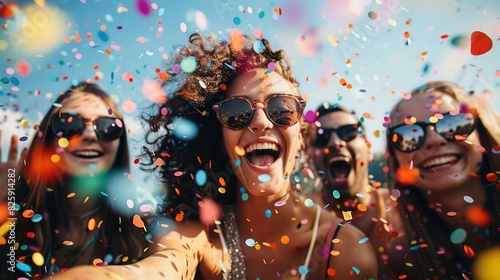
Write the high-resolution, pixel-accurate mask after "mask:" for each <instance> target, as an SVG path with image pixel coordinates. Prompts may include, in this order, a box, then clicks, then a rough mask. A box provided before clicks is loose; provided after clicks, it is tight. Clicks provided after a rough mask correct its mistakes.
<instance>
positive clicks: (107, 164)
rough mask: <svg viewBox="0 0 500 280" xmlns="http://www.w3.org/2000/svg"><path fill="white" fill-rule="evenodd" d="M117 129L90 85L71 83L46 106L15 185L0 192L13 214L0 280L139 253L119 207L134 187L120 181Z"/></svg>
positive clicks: (119, 121) (117, 121)
mask: <svg viewBox="0 0 500 280" xmlns="http://www.w3.org/2000/svg"><path fill="white" fill-rule="evenodd" d="M125 131H126V129H125V125H124V123H123V117H122V115H121V113H120V111H119V110H118V108H117V106H116V104H115V103H114V102H113V101H112V99H111V98H110V97H109V96H108V94H107V93H105V92H104V91H103V90H102V89H101V88H100V87H98V86H97V85H96V84H92V83H88V82H81V83H79V84H77V85H72V86H71V87H70V88H69V89H68V90H67V91H66V92H64V93H63V94H61V95H60V96H59V97H58V98H57V99H56V100H55V101H54V106H52V108H51V109H50V110H49V112H48V113H47V114H46V115H45V117H44V118H43V119H42V121H41V123H40V125H39V128H38V130H37V133H36V135H35V137H34V138H33V141H32V143H31V145H30V146H29V149H28V151H27V155H26V158H25V160H24V162H25V164H23V165H22V167H21V170H19V172H18V174H19V178H20V179H19V181H17V182H16V184H15V185H14V184H13V185H12V186H10V187H9V189H8V190H5V191H8V192H9V193H11V194H9V201H8V202H9V207H11V208H13V209H15V210H17V211H15V212H17V214H18V215H17V220H16V222H15V225H14V228H15V235H14V236H12V234H11V233H9V232H8V233H7V235H6V237H5V238H6V239H7V240H5V239H4V241H5V243H4V244H3V245H2V247H3V248H2V250H1V251H2V255H1V258H2V259H1V261H2V268H3V269H2V272H1V273H2V274H4V275H3V277H1V278H2V279H21V278H22V279H26V278H24V277H28V278H30V279H31V278H39V277H43V276H50V275H52V274H53V273H56V272H60V271H65V270H67V269H68V268H70V267H73V266H76V265H82V264H101V265H102V264H104V263H114V264H126V263H131V262H133V261H135V260H137V259H138V258H139V257H140V256H141V255H142V251H143V249H144V248H145V245H146V242H145V238H144V237H143V236H142V231H141V230H140V229H139V228H137V227H136V226H134V225H133V223H132V218H133V214H134V213H133V211H132V209H130V208H129V207H127V200H131V201H133V200H134V198H135V188H133V186H132V185H131V184H130V183H129V182H128V180H127V178H125V177H124V175H123V174H124V173H125V174H126V173H129V151H128V144H127V133H126V132H125ZM122 177H123V178H122ZM121 178H122V179H121ZM13 198H15V200H13ZM8 222H10V221H8ZM11 237H13V238H11ZM11 241H12V242H11ZM19 277H21V278H19Z"/></svg>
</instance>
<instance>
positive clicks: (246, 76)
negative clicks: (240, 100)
mask: <svg viewBox="0 0 500 280" xmlns="http://www.w3.org/2000/svg"><path fill="white" fill-rule="evenodd" d="M266 71H267V69H260V68H259V69H254V70H251V71H248V72H245V73H243V74H241V75H239V76H238V77H236V78H235V79H234V81H233V82H232V83H231V84H230V85H229V88H228V93H227V98H230V97H233V96H240V95H246V96H248V97H251V98H253V99H265V97H266V96H268V95H270V94H275V93H286V94H294V95H296V94H297V92H296V90H295V88H294V87H293V86H292V84H291V83H290V82H289V81H288V80H287V79H285V78H283V76H281V75H280V74H278V73H277V72H271V73H269V74H267V75H265V74H264V73H265V72H266ZM266 76H267V77H266Z"/></svg>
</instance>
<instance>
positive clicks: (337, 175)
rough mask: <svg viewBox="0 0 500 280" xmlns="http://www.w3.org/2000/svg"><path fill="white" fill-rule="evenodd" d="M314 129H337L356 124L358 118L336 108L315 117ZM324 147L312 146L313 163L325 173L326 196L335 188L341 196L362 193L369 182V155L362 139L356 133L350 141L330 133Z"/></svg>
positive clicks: (370, 158) (354, 195) (352, 196)
mask: <svg viewBox="0 0 500 280" xmlns="http://www.w3.org/2000/svg"><path fill="white" fill-rule="evenodd" d="M317 121H318V122H319V123H320V126H319V127H318V128H317V129H320V128H321V129H324V130H327V129H329V128H333V129H337V128H339V127H342V126H345V125H357V124H358V119H357V118H356V117H355V116H353V115H352V114H351V113H349V112H345V111H335V112H330V113H327V114H325V115H322V116H321V117H319V118H318V120H317ZM329 139H330V141H329V142H328V143H325V146H324V147H315V148H314V165H315V166H316V168H317V170H318V171H322V172H324V181H323V183H324V187H325V188H326V189H325V192H326V193H325V196H326V197H325V199H328V197H330V196H332V192H333V191H334V190H337V191H339V192H340V193H341V198H350V199H353V198H355V197H356V194H365V193H366V186H367V185H368V162H369V161H370V160H372V154H371V152H370V149H369V148H368V146H367V143H366V141H365V139H364V138H363V137H362V136H361V135H358V136H356V137H355V138H354V139H352V140H350V141H344V140H342V139H340V138H339V136H338V133H337V132H332V133H331V134H330V138H329Z"/></svg>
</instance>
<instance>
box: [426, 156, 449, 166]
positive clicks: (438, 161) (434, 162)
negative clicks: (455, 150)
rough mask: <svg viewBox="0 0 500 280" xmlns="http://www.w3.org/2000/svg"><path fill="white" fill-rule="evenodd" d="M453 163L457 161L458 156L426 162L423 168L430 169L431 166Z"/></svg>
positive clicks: (443, 157)
mask: <svg viewBox="0 0 500 280" xmlns="http://www.w3.org/2000/svg"><path fill="white" fill-rule="evenodd" d="M452 161H457V157H456V156H442V157H438V158H433V159H431V160H428V161H425V162H424V163H422V167H423V168H428V167H431V166H437V165H442V164H447V163H450V162H452Z"/></svg>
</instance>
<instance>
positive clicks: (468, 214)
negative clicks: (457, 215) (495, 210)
mask: <svg viewBox="0 0 500 280" xmlns="http://www.w3.org/2000/svg"><path fill="white" fill-rule="evenodd" d="M465 218H466V219H467V220H468V221H470V222H471V223H472V224H474V225H476V226H480V227H486V226H489V225H490V223H491V214H490V212H488V211H487V210H485V209H484V208H483V207H481V206H477V205H471V206H469V207H467V209H466V210H465Z"/></svg>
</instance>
